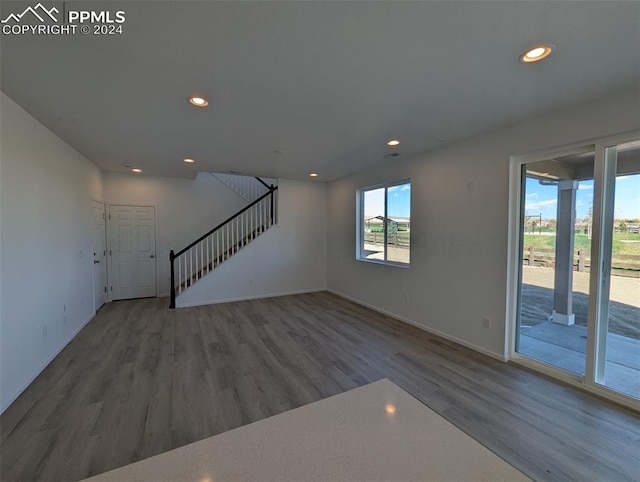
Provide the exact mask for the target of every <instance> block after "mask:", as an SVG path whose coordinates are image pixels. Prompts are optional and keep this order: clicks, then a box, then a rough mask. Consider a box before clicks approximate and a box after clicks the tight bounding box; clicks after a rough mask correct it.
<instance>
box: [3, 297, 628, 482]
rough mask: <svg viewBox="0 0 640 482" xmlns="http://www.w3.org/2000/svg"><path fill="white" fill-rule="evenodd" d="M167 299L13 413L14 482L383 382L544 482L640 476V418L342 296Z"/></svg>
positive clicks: (44, 378) (52, 370) (141, 308)
mask: <svg viewBox="0 0 640 482" xmlns="http://www.w3.org/2000/svg"><path fill="white" fill-rule="evenodd" d="M167 305H168V303H167V300H166V299H144V300H132V301H120V302H114V303H110V304H108V305H106V306H104V307H103V308H102V309H101V310H100V312H99V313H98V315H97V316H96V317H95V318H94V319H93V320H92V321H91V322H90V323H89V324H88V325H87V326H86V327H85V328H84V329H83V330H82V331H81V332H80V333H79V334H78V336H77V337H76V338H75V339H74V340H73V341H72V342H71V343H70V344H69V345H68V346H67V347H66V348H65V349H64V350H63V351H62V352H61V353H60V355H59V356H58V357H57V358H56V359H55V360H54V361H53V362H52V363H51V364H50V365H49V366H48V367H47V368H46V369H45V370H44V372H43V373H42V374H41V375H40V376H39V377H38V378H37V379H36V380H35V381H34V382H33V383H32V384H31V386H30V387H29V388H28V389H27V390H26V391H25V392H24V393H23V394H22V395H21V396H20V397H19V398H18V400H16V402H15V403H14V404H13V405H11V406H10V407H9V408H8V409H7V410H6V411H5V413H4V414H2V417H1V418H0V479H1V480H2V481H3V482H5V481H6V482H9V481H18V480H25V481H36V480H42V481H55V480H78V479H82V478H84V477H87V476H90V475H95V474H98V473H102V472H104V471H107V470H110V469H113V468H116V467H120V466H122V465H125V464H129V463H131V462H135V461H138V460H141V459H143V458H147V457H150V456H152V455H155V454H158V453H161V452H164V451H167V450H171V449H173V448H176V447H180V446H182V445H185V444H188V443H191V442H195V441H197V440H200V439H202V438H205V437H209V436H212V435H215V434H218V433H221V432H224V431H227V430H230V429H233V428H235V427H239V426H241V425H245V424H248V423H251V422H254V421H257V420H260V419H263V418H265V417H269V416H271V415H275V414H278V413H281V412H283V411H286V410H290V409H292V408H295V407H299V406H301V405H304V404H307V403H311V402H314V401H317V400H320V399H323V398H326V397H329V396H331V395H334V394H337V393H341V392H344V391H346V390H350V389H352V388H355V387H357V386H360V385H363V384H366V383H370V382H372V381H376V380H379V379H381V378H389V379H390V380H391V381H392V382H394V383H395V384H396V385H398V386H400V387H401V388H403V389H404V390H406V391H407V392H409V393H410V394H412V395H413V396H414V397H416V398H417V399H419V400H420V401H422V402H423V403H425V404H426V405H427V406H429V407H430V408H432V409H433V410H435V411H436V412H438V413H439V414H440V415H442V416H443V417H445V418H446V419H447V420H449V421H451V422H452V423H453V424H455V425H456V426H458V427H459V428H461V429H462V430H464V431H465V432H467V433H468V434H469V435H471V436H472V437H474V438H475V439H476V440H478V441H480V442H481V443H483V444H484V445H485V446H487V447H488V448H489V449H491V450H492V451H494V452H495V453H497V454H498V455H500V456H501V457H503V458H504V459H505V460H507V461H508V462H510V463H511V464H513V465H514V466H515V467H517V468H518V469H520V470H521V471H523V472H524V473H525V474H527V475H528V476H530V477H532V478H533V479H536V480H605V481H614V480H638V479H639V478H640V462H639V454H640V416H639V415H638V414H636V413H634V412H631V411H628V410H625V409H622V408H620V407H617V406H614V405H612V404H609V403H607V402H605V401H602V400H600V399H598V398H595V397H593V396H591V395H588V394H586V393H582V392H580V391H578V390H575V389H573V388H571V387H567V386H565V385H562V384H559V383H557V382H554V381H552V380H549V379H547V378H545V377H542V376H540V375H537V374H535V373H531V372H529V371H526V370H523V369H521V368H519V367H516V366H513V365H510V364H505V363H501V362H500V361H497V360H494V359H491V358H489V357H486V356H484V355H482V354H479V353H476V352H474V351H472V350H469V349H466V348H464V347H461V346H458V345H456V344H454V343H451V342H448V341H446V340H443V339H442V338H438V337H436V336H433V335H430V334H428V333H426V332H424V331H422V330H419V329H417V328H415V327H412V326H409V325H406V324H404V323H401V322H398V321H395V320H393V319H391V318H389V317H386V316H384V315H381V314H379V313H376V312H374V311H371V310H369V309H367V308H363V307H361V306H359V305H356V304H354V303H352V302H350V301H347V300H345V299H343V298H340V297H338V296H335V295H333V294H330V293H326V292H323V293H313V294H306V295H298V296H287V297H281V298H271V299H263V300H253V301H243V302H238V303H229V304H220V305H212V306H204V307H197V308H186V309H180V310H169V309H168V308H167ZM397 449H398V450H402V448H401V447H397ZM460 456H461V457H464V454H460Z"/></svg>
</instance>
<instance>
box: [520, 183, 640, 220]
mask: <svg viewBox="0 0 640 482" xmlns="http://www.w3.org/2000/svg"><path fill="white" fill-rule="evenodd" d="M525 189H526V192H525V196H526V201H525V214H526V215H528V216H531V215H538V214H541V215H542V219H555V218H556V209H557V193H558V192H557V191H558V188H557V187H556V186H545V185H541V184H540V183H539V182H538V180H537V179H532V178H527V183H526V188H525ZM592 205H593V180H590V181H580V182H579V184H578V192H577V193H576V219H584V218H585V217H586V216H587V214H588V212H589V208H590V207H591V206H592ZM614 211H615V218H616V219H638V218H640V174H632V175H629V176H618V177H617V178H616V196H615V207H614Z"/></svg>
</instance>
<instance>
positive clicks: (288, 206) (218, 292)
mask: <svg viewBox="0 0 640 482" xmlns="http://www.w3.org/2000/svg"><path fill="white" fill-rule="evenodd" d="M326 203H327V186H326V184H324V183H317V182H303V181H289V180H284V179H280V180H279V187H278V204H279V207H278V224H277V225H276V226H274V227H272V228H270V229H269V230H268V231H266V232H265V233H264V234H263V235H261V236H260V237H259V238H257V239H256V240H255V241H253V242H252V243H250V244H249V245H248V246H246V247H244V248H243V249H242V250H241V251H240V252H239V253H238V254H237V255H235V256H233V257H231V258H230V259H229V260H228V261H226V262H224V263H223V264H222V265H220V267H218V268H216V270H215V271H213V272H212V273H211V274H210V275H207V276H205V277H204V278H203V279H202V280H200V281H199V282H198V283H197V284H195V285H194V286H193V287H192V288H190V289H189V290H187V291H185V292H184V293H183V294H181V295H180V296H179V297H178V298H177V301H176V304H177V306H179V307H184V306H196V305H203V304H209V303H220V302H223V301H234V300H241V299H248V298H259V297H267V296H277V295H283V294H291V293H301V292H306V291H318V290H324V289H325V288H326Z"/></svg>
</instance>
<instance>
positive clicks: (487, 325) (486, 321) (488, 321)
mask: <svg viewBox="0 0 640 482" xmlns="http://www.w3.org/2000/svg"><path fill="white" fill-rule="evenodd" d="M482 326H483V327H485V328H491V318H489V317H488V316H485V317H484V318H482Z"/></svg>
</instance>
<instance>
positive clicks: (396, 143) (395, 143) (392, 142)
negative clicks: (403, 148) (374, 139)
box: [387, 139, 400, 147]
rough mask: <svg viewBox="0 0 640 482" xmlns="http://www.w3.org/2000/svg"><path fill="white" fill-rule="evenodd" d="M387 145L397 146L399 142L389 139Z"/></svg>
mask: <svg viewBox="0 0 640 482" xmlns="http://www.w3.org/2000/svg"><path fill="white" fill-rule="evenodd" d="M387 145H388V146H390V147H395V146H399V145H400V141H399V140H398V139H391V140H390V141H389V142H387Z"/></svg>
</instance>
